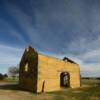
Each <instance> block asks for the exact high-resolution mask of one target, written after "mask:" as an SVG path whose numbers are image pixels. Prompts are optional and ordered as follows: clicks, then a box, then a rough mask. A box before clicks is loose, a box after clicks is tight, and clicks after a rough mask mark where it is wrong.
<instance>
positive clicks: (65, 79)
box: [60, 72, 70, 87]
mask: <svg viewBox="0 0 100 100" xmlns="http://www.w3.org/2000/svg"><path fill="white" fill-rule="evenodd" d="M60 86H61V87H70V75H69V73H68V72H62V73H61V74H60Z"/></svg>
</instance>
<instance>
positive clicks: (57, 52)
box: [0, 0, 100, 77]
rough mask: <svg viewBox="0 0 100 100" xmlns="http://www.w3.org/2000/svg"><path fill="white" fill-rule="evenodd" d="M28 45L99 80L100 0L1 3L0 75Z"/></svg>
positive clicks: (2, 1) (11, 1)
mask: <svg viewBox="0 0 100 100" xmlns="http://www.w3.org/2000/svg"><path fill="white" fill-rule="evenodd" d="M28 45H31V46H33V47H34V48H35V49H36V50H37V51H39V52H41V53H44V54H47V55H51V56H55V57H58V58H63V57H64V56H67V57H69V58H71V59H73V60H75V61H76V62H77V63H79V64H80V68H81V74H82V75H83V76H94V77H95V76H99V77H100V0H0V72H1V73H5V72H7V69H8V68H9V67H10V66H15V65H17V64H18V63H19V61H20V59H21V56H22V54H23V51H24V48H25V47H27V46H28Z"/></svg>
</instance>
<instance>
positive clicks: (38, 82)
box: [19, 47, 80, 92]
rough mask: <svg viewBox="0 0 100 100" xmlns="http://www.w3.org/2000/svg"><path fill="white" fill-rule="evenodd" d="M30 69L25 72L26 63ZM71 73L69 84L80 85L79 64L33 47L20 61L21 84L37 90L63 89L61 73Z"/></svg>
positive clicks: (74, 86)
mask: <svg viewBox="0 0 100 100" xmlns="http://www.w3.org/2000/svg"><path fill="white" fill-rule="evenodd" d="M26 63H29V66H28V67H29V69H28V71H27V72H25V64H26ZM62 72H68V73H69V76H70V78H69V86H70V87H71V88H77V87H80V68H79V65H78V64H76V63H73V62H70V61H63V60H61V59H57V58H54V57H49V56H45V55H42V54H39V53H37V52H36V51H35V50H34V49H33V48H32V47H29V50H28V51H27V49H26V50H25V52H24V54H23V57H22V59H21V62H20V74H19V84H20V86H21V87H23V88H26V89H28V90H32V91H35V92H50V91H57V90H60V89H61V86H60V75H61V73H62Z"/></svg>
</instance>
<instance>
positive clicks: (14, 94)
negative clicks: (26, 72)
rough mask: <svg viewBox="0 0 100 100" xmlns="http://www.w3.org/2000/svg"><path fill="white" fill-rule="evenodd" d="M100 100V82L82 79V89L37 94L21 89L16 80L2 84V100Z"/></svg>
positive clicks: (0, 98)
mask: <svg viewBox="0 0 100 100" xmlns="http://www.w3.org/2000/svg"><path fill="white" fill-rule="evenodd" d="M18 99H19V100H100V80H97V79H89V80H88V79H82V80H81V87H80V88H76V89H71V88H65V89H62V90H61V91H55V92H50V93H43V94H35V93H32V92H28V91H24V90H21V89H20V88H19V86H18V85H17V83H16V80H5V81H2V82H0V100H18Z"/></svg>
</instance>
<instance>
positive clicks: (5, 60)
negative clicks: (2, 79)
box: [0, 44, 23, 73]
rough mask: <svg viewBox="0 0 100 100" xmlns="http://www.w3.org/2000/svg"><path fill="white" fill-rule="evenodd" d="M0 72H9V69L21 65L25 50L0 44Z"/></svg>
mask: <svg viewBox="0 0 100 100" xmlns="http://www.w3.org/2000/svg"><path fill="white" fill-rule="evenodd" d="M0 50H1V51H0V67H1V68H0V72H2V73H4V72H7V70H8V69H7V68H9V67H10V66H13V65H14V66H15V65H17V64H19V62H20V59H21V56H22V53H23V49H21V48H16V47H11V46H7V45H3V44H0Z"/></svg>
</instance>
